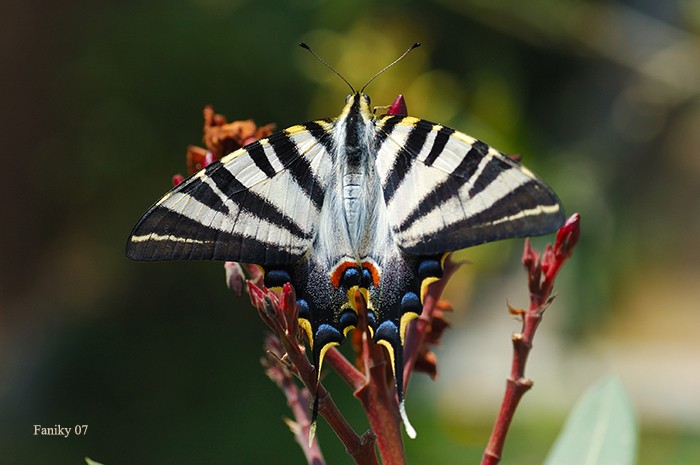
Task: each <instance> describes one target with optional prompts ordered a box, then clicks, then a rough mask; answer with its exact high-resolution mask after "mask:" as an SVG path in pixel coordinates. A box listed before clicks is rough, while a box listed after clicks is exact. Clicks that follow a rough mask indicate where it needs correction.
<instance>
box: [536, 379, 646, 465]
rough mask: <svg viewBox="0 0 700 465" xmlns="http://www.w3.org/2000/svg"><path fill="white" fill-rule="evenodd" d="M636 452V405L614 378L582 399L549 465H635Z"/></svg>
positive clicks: (550, 455)
mask: <svg viewBox="0 0 700 465" xmlns="http://www.w3.org/2000/svg"><path fill="white" fill-rule="evenodd" d="M636 450H637V427H636V421H635V417H634V411H633V409H632V405H631V403H630V401H629V399H628V397H627V395H626V394H625V390H624V388H623V386H622V383H621V382H620V380H619V379H618V378H617V377H614V376H611V377H609V378H607V379H604V380H603V381H601V382H600V383H598V384H597V385H595V386H593V387H591V388H589V389H588V391H586V392H585V393H584V394H583V396H582V397H581V398H580V399H579V401H578V403H577V404H576V406H575V407H574V410H573V411H572V412H571V413H570V414H569V418H568V419H567V420H566V425H564V429H563V431H562V432H561V434H560V435H559V437H558V438H557V440H556V442H555V443H554V447H552V450H551V451H550V453H549V456H548V457H547V460H546V461H545V465H633V464H634V463H635V456H636Z"/></svg>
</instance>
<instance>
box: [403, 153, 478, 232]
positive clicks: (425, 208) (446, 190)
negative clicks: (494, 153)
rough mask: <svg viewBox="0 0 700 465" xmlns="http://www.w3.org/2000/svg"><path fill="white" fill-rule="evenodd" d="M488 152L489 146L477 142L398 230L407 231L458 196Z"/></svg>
mask: <svg viewBox="0 0 700 465" xmlns="http://www.w3.org/2000/svg"><path fill="white" fill-rule="evenodd" d="M486 152H488V146H487V145H486V144H484V143H483V142H479V141H476V142H475V143H474V144H473V145H472V147H471V148H470V149H469V151H468V152H467V153H466V155H465V156H464V158H462V161H461V162H460V164H459V165H457V167H456V168H455V169H454V171H453V172H452V174H453V175H452V176H450V177H449V178H447V179H446V180H445V181H443V182H442V183H440V184H438V185H437V186H436V187H435V189H433V190H432V191H431V192H429V193H428V194H426V195H425V196H424V197H423V198H422V199H421V201H420V202H419V203H418V205H417V206H416V207H415V208H414V209H413V210H412V211H411V212H410V213H409V214H408V215H407V216H406V218H404V220H403V221H402V222H401V225H399V227H398V229H399V230H400V231H405V230H407V229H408V228H409V227H411V225H413V224H414V223H415V222H416V221H418V220H419V219H420V218H422V217H423V216H425V215H427V214H428V213H429V212H431V211H432V210H434V209H435V208H437V207H439V206H440V205H442V204H444V203H445V202H447V201H448V200H450V199H451V198H453V197H455V196H456V195H458V193H459V189H460V188H461V187H462V186H463V185H464V184H466V183H467V182H470V181H471V179H472V177H473V176H474V174H475V173H476V172H477V169H478V168H479V165H480V163H481V161H482V160H483V158H484V154H485V153H486ZM435 158H437V157H435Z"/></svg>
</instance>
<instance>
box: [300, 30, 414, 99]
mask: <svg viewBox="0 0 700 465" xmlns="http://www.w3.org/2000/svg"><path fill="white" fill-rule="evenodd" d="M299 47H301V48H304V49H306V50H308V51H309V53H310V54H312V55H313V56H314V57H315V58H316V59H317V60H318V61H320V62H321V63H323V64H324V65H326V67H327V68H328V69H330V70H331V71H333V72H334V73H335V74H337V75H338V77H340V79H342V80H343V82H345V84H347V85H348V87H349V88H350V90H351V91H352V93H353V94H354V93H355V89H354V88H353V87H352V85H350V83H349V82H348V80H347V79H345V78H344V77H343V75H342V74H340V73H339V72H338V71H336V70H335V68H334V67H332V66H331V65H329V64H328V63H327V62H326V60H324V59H323V58H321V57H320V56H318V55H316V52H314V51H313V50H311V47H309V46H308V45H307V44H305V43H304V42H300V43H299ZM404 55H405V54H404Z"/></svg>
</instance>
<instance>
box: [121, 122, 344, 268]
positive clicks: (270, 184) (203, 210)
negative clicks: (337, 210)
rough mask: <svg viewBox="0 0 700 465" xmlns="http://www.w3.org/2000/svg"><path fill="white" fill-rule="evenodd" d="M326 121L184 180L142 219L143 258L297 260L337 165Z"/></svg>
mask: <svg viewBox="0 0 700 465" xmlns="http://www.w3.org/2000/svg"><path fill="white" fill-rule="evenodd" d="M329 131H330V125H329V123H328V122H327V121H314V122H310V123H307V124H303V125H297V126H293V127H291V128H288V129H286V130H284V131H281V132H278V133H276V134H273V135H272V136H270V137H269V138H266V139H262V140H260V141H257V142H254V143H252V144H250V145H248V146H246V147H243V148H241V149H239V150H237V151H235V152H233V153H231V154H230V155H227V156H225V157H223V158H222V159H221V160H219V161H217V162H214V163H212V164H211V165H209V166H208V167H207V168H206V169H204V170H202V171H200V172H199V173H197V174H195V175H194V176H192V177H190V178H188V179H187V180H185V181H184V182H183V183H182V184H180V185H178V186H177V187H175V188H174V189H172V190H171V191H170V192H169V193H167V194H166V195H165V196H164V197H163V198H162V199H161V200H160V201H159V202H158V203H156V204H155V205H154V206H153V207H151V209H150V210H149V211H148V212H147V213H146V214H145V215H144V216H143V218H141V220H140V221H139V222H138V224H137V225H136V226H135V228H134V230H133V232H132V234H131V237H130V238H129V242H128V245H127V255H128V256H129V257H130V258H133V259H137V260H170V259H213V260H231V261H241V262H248V263H259V264H286V263H292V262H294V261H297V260H299V259H300V258H301V257H302V256H303V255H304V254H305V253H306V252H307V251H308V249H309V248H310V247H311V244H312V242H313V238H314V233H315V230H316V227H317V223H318V218H319V214H320V211H321V207H322V205H323V199H324V196H325V190H326V188H327V184H328V178H329V173H330V167H331V166H332V160H331V157H332V153H333V152H332V142H331V140H332V139H331V137H330V135H329Z"/></svg>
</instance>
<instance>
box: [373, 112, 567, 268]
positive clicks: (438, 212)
mask: <svg viewBox="0 0 700 465" xmlns="http://www.w3.org/2000/svg"><path fill="white" fill-rule="evenodd" d="M375 146H376V150H377V170H378V172H379V176H380V178H381V179H382V186H383V193H384V199H385V202H386V205H387V217H388V220H389V223H390V225H391V228H392V231H393V233H394V237H395V239H396V241H397V243H398V244H399V246H400V247H401V248H402V249H403V250H404V251H406V252H407V253H410V254H415V255H428V254H435V253H441V252H450V251H455V250H459V249H463V248H465V247H469V246H472V245H476V244H481V243H484V242H489V241H494V240H498V239H506V238H510V237H524V236H530V235H538V234H544V233H548V232H551V231H553V230H555V229H556V228H557V227H558V226H560V225H561V223H562V221H563V212H562V210H561V208H560V204H559V200H558V199H557V197H556V195H555V194H554V192H553V191H552V190H551V189H550V188H549V187H547V186H546V185H545V184H543V183H542V182H541V181H540V180H538V179H537V178H536V177H535V176H534V175H533V174H532V173H531V172H530V171H528V170H527V169H526V168H524V167H522V166H521V165H520V164H519V163H517V162H515V161H514V160H512V159H510V158H509V157H507V156H506V155H504V154H502V153H500V152H497V151H496V150H494V149H492V148H490V147H489V146H488V145H486V144H485V143H483V142H481V141H479V140H476V139H474V138H472V137H470V136H467V135H466V134H462V133H460V132H457V131H455V130H453V129H450V128H446V127H444V126H441V125H438V124H434V123H430V122H428V121H425V120H418V119H416V118H412V117H401V116H385V117H383V118H381V119H380V120H379V121H378V122H377V136H376V141H375Z"/></svg>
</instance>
